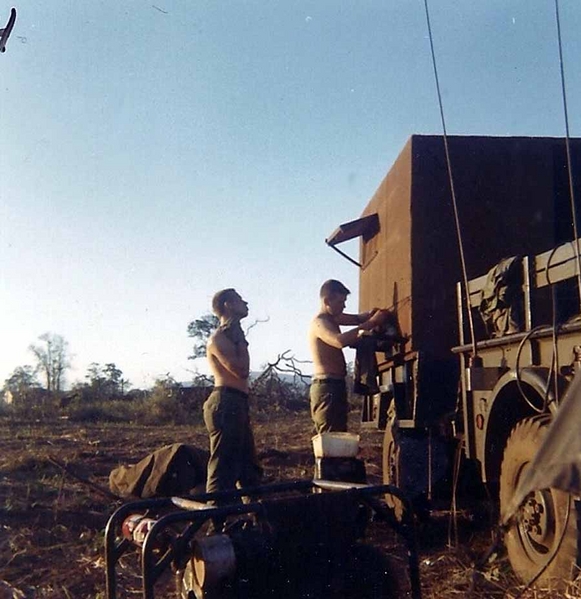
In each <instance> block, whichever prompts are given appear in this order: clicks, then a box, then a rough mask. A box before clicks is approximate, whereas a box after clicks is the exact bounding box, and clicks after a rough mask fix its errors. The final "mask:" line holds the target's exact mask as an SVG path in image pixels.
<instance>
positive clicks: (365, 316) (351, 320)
mask: <svg viewBox="0 0 581 599" xmlns="http://www.w3.org/2000/svg"><path fill="white" fill-rule="evenodd" d="M378 310H379V308H373V310H369V312H361V314H339V316H336V317H335V322H336V323H337V324H339V325H341V326H349V325H354V324H362V323H364V322H365V321H366V320H369V319H370V318H371V317H372V316H373V315H374V314H375V313H376V312H377V311H378Z"/></svg>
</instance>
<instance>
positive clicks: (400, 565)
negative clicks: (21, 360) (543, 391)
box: [0, 414, 581, 599]
mask: <svg viewBox="0 0 581 599" xmlns="http://www.w3.org/2000/svg"><path fill="white" fill-rule="evenodd" d="M356 427H357V422H356V420H355V416H354V422H353V426H352V428H353V429H355V428H356ZM254 428H255V436H256V441H257V450H258V453H259V456H260V457H261V461H262V464H263V466H264V468H265V473H266V477H267V480H268V481H278V480H284V479H287V480H288V479H297V478H310V477H311V476H312V472H313V458H312V454H311V447H310V437H311V425H310V422H309V419H308V414H299V415H297V414H277V415H276V419H275V420H274V421H267V420H265V419H263V418H262V419H260V420H255V424H254ZM174 442H184V443H189V444H192V445H197V446H199V447H203V448H207V437H206V433H205V431H204V429H203V428H202V427H199V426H197V427H192V426H163V427H154V426H152V427H144V426H127V425H123V426H121V425H114V424H107V425H98V424H95V425H82V426H81V425H78V424H72V423H68V422H53V423H41V422H36V423H25V422H20V423H10V422H7V421H4V422H3V421H0V580H3V581H5V582H7V583H9V584H10V585H12V587H14V588H16V589H19V590H20V591H21V593H22V594H21V595H20V597H25V598H28V599H32V598H36V597H38V598H43V597H50V598H56V599H59V598H61V597H62V598H64V599H71V598H74V599H84V598H94V599H103V598H104V597H105V592H104V581H105V575H104V559H103V531H104V527H105V524H106V522H107V519H108V517H109V516H110V514H111V513H112V512H113V510H114V509H115V508H116V507H117V505H118V503H116V502H114V501H112V500H111V499H110V498H108V497H106V496H105V495H104V494H101V493H99V492H98V491H96V490H95V489H94V488H92V487H90V486H88V485H87V484H84V483H82V482H80V481H79V480H77V479H76V478H74V477H71V476H70V475H68V474H66V473H64V472H63V470H62V469H60V468H59V467H58V466H57V465H55V463H53V462H52V461H51V456H54V457H55V458H57V460H60V461H62V462H64V463H67V464H68V465H69V467H71V468H73V469H74V472H75V473H76V474H78V475H79V476H80V477H84V478H87V479H90V480H91V481H93V482H94V483H96V484H97V485H101V486H103V487H107V482H108V476H109V472H110V471H111V470H112V469H113V468H115V467H116V466H118V465H119V464H121V463H135V462H137V461H138V460H139V459H141V458H142V457H144V456H145V455H147V454H148V453H150V452H151V451H153V450H154V449H157V448H159V447H160V446H162V445H166V444H168V443H174ZM380 444H381V437H380V436H379V435H367V434H365V435H364V436H363V440H362V452H361V455H362V457H363V458H364V459H365V461H366V468H367V472H368V476H369V478H370V481H371V482H379V481H380V478H381V472H380V464H381V450H380ZM448 526H449V514H447V513H446V512H442V513H438V514H436V516H435V517H434V519H433V520H432V521H431V522H430V523H429V524H427V525H424V526H423V527H422V528H421V529H419V531H418V533H419V544H420V560H421V563H420V569H421V578H422V591H423V597H424V598H425V599H436V598H438V599H442V598H453V597H473V598H475V599H484V598H489V597H490V598H504V599H516V598H517V597H519V593H521V592H522V590H523V586H522V585H521V584H520V583H519V582H518V581H517V580H515V579H514V576H513V575H512V573H511V570H510V567H509V565H508V563H507V559H506V557H505V556H504V555H502V554H499V555H495V556H494V557H493V559H491V560H490V561H489V562H488V563H487V564H486V567H485V568H484V569H483V571H482V572H478V573H476V572H475V568H474V564H475V563H476V562H477V561H478V560H479V559H480V556H482V555H483V554H484V553H485V552H486V549H487V548H488V546H489V545H490V543H491V537H490V533H489V532H488V531H487V529H486V527H485V526H483V525H482V524H481V523H478V522H475V521H474V520H472V519H470V518H469V517H468V516H464V515H461V516H460V519H459V531H460V535H459V537H460V539H459V544H458V546H457V547H454V548H450V547H449V546H448ZM372 528H373V530H371V529H370V536H369V542H370V543H373V544H374V545H376V546H378V547H381V548H382V550H383V551H386V552H387V553H388V554H389V556H390V558H389V564H390V565H389V569H390V575H391V576H392V577H393V578H394V579H397V580H398V581H399V583H398V584H397V585H396V588H399V589H400V594H399V595H394V596H401V597H406V596H409V595H407V591H409V587H408V585H407V583H406V575H405V572H406V571H407V562H406V556H405V551H404V547H403V546H402V544H401V542H400V541H399V539H398V538H397V536H396V535H395V533H393V531H392V530H391V529H390V528H389V527H386V526H383V527H381V526H379V527H375V526H374V527H372ZM120 586H121V587H122V588H125V589H130V590H131V589H132V591H130V592H128V593H127V595H126V596H138V595H137V594H136V593H137V590H138V589H139V576H138V568H137V564H136V562H135V559H133V557H132V556H128V558H127V559H125V558H124V559H123V560H122V570H121V573H120ZM3 592H4V591H3V590H2V589H1V588H0V596H1V597H4V595H3V594H2V593H3ZM394 592H395V591H394ZM6 596H8V595H6ZM555 597H563V598H570V597H581V584H571V585H569V587H568V588H567V589H566V590H565V591H560V592H557V591H555V590H550V589H549V590H543V591H541V590H537V589H529V590H526V591H525V592H524V593H523V594H522V598H523V599H549V598H551V599H553V598H555Z"/></svg>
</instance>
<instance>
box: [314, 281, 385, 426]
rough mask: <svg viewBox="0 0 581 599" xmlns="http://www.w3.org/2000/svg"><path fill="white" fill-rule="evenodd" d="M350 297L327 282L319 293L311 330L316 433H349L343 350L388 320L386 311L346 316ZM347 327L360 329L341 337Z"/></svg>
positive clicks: (344, 289)
mask: <svg viewBox="0 0 581 599" xmlns="http://www.w3.org/2000/svg"><path fill="white" fill-rule="evenodd" d="M350 293H351V292H350V291H349V289H347V287H345V285H343V283H341V282H340V281H337V280H335V279H329V280H328V281H325V282H324V283H323V285H322V286H321V290H320V293H319V295H320V299H321V307H320V310H319V313H318V314H317V315H316V316H315V318H313V320H312V321H311V325H310V328H309V346H310V350H311V355H312V358H313V376H312V380H311V387H310V399H311V417H312V419H313V423H314V425H315V430H316V431H317V433H324V432H333V431H346V430H347V414H348V411H349V406H348V402H347V385H346V381H345V376H346V374H347V365H346V363H345V356H344V355H343V348H344V347H347V346H349V345H354V344H355V343H356V342H357V339H358V337H359V336H360V335H361V334H362V333H363V331H369V330H372V329H373V328H375V327H377V326H380V325H381V324H382V323H383V320H384V318H385V317H384V313H383V311H382V310H378V309H376V308H375V309H373V310H371V311H369V312H363V313H361V314H345V313H344V310H345V302H346V300H347V296H348V295H349V294H350ZM345 325H347V326H348V325H357V326H356V327H355V328H353V329H350V330H349V331H346V332H345V333H342V332H341V329H340V327H341V326H345Z"/></svg>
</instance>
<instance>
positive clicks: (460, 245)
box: [424, 0, 581, 356]
mask: <svg viewBox="0 0 581 599" xmlns="http://www.w3.org/2000/svg"><path fill="white" fill-rule="evenodd" d="M424 6H425V9H426V21H427V24H428V35H429V38H430V50H431V53H432V65H433V67H434V78H435V80H436V92H437V94H438V105H439V107H440V117H441V119H442V131H443V138H444V151H445V154H446V165H447V167H448V178H449V181H450V192H451V195H452V206H453V209H454V221H455V224H456V237H457V240H458V249H459V251H460V264H461V266H462V280H463V286H464V294H465V296H466V307H467V310H468V325H469V327H470V338H471V344H472V354H473V355H474V356H475V355H476V353H477V351H476V336H475V334H474V318H473V316H472V310H471V309H470V294H469V291H468V273H467V271H466V260H465V258H464V244H463V242H462V230H461V228H460V217H459V216H458V204H457V202H456V191H455V189H454V178H453V176H452V161H451V160H450V150H449V148H448V135H447V133H446V119H445V118H444V108H443V105H442V94H441V93H440V81H439V78H438V67H437V65H436V54H435V52H434V40H433V36H432V26H431V24H430V11H429V9H428V0H424ZM580 281H581V279H580ZM580 289H581V287H580Z"/></svg>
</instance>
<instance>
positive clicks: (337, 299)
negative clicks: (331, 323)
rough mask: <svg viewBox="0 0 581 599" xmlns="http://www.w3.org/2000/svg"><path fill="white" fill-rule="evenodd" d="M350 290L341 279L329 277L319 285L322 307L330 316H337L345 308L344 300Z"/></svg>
mask: <svg viewBox="0 0 581 599" xmlns="http://www.w3.org/2000/svg"><path fill="white" fill-rule="evenodd" d="M350 293H351V292H350V291H349V289H347V287H345V285H343V283H341V281H336V280H335V279H329V280H328V281H325V282H324V283H323V284H322V285H321V291H320V292H319V295H320V297H321V304H322V306H323V309H324V310H325V312H327V313H328V314H331V315H332V316H337V315H339V314H341V313H342V312H343V310H344V309H345V301H346V300H347V296H348V295H349V294H350Z"/></svg>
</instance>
